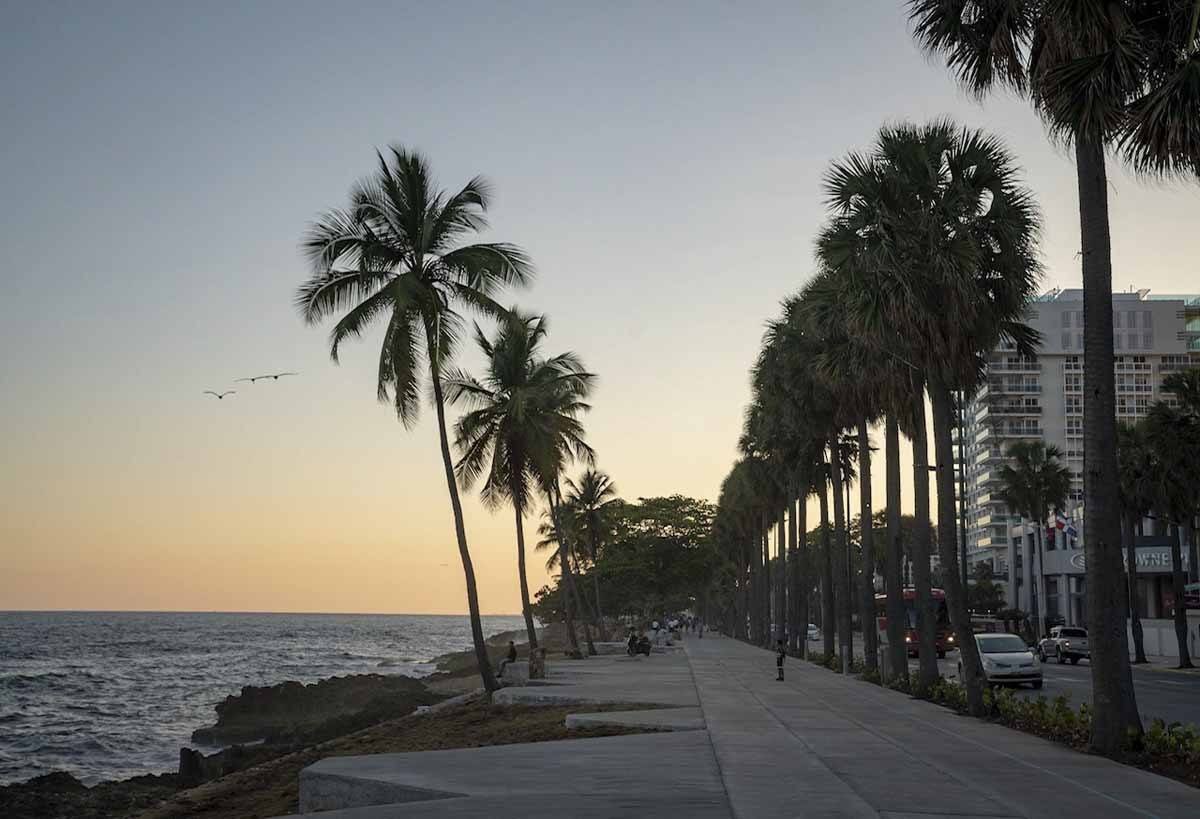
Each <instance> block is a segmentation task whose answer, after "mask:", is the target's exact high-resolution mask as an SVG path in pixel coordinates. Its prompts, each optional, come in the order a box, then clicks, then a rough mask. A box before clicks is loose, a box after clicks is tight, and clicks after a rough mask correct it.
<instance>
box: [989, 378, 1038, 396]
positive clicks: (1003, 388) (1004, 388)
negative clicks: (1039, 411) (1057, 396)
mask: <svg viewBox="0 0 1200 819" xmlns="http://www.w3.org/2000/svg"><path fill="white" fill-rule="evenodd" d="M988 390H990V391H991V392H992V393H994V394H995V395H1037V394H1039V393H1041V391H1042V385H1041V384H1036V383H1033V382H1030V381H1021V382H1011V383H1007V384H1006V383H1004V382H1002V381H991V382H988Z"/></svg>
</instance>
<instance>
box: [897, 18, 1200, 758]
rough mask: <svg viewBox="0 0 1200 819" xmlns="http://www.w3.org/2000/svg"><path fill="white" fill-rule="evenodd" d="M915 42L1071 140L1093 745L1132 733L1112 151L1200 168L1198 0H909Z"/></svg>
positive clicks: (1172, 169) (1103, 748) (1175, 171)
mask: <svg viewBox="0 0 1200 819" xmlns="http://www.w3.org/2000/svg"><path fill="white" fill-rule="evenodd" d="M907 7H908V11H909V19H910V21H911V23H912V25H913V33H914V36H915V38H916V40H917V42H918V44H919V45H920V46H921V47H922V48H923V49H924V50H925V51H926V52H927V53H929V54H931V55H935V56H937V57H941V58H943V59H944V61H945V64H946V67H947V69H948V70H949V71H950V72H951V73H952V74H953V75H954V77H955V79H956V80H957V81H958V82H959V84H960V85H961V86H962V87H963V88H964V89H966V90H967V91H969V92H970V93H971V94H972V95H974V96H976V97H979V98H982V97H984V96H985V95H987V94H989V93H991V92H992V91H993V90H996V89H997V88H999V89H1002V90H1007V91H1011V92H1015V93H1017V94H1019V95H1020V96H1022V97H1024V98H1025V99H1028V100H1029V102H1030V103H1031V105H1032V106H1033V108H1034V110H1035V111H1036V112H1037V113H1038V115H1039V116H1040V117H1041V118H1042V120H1043V121H1044V122H1045V124H1046V127H1047V130H1048V131H1049V134H1050V136H1051V138H1052V139H1053V140H1055V141H1056V142H1058V143H1060V144H1063V145H1066V146H1069V147H1071V148H1073V150H1074V156H1075V167H1076V176H1077V181H1078V188H1079V220H1080V253H1079V256H1080V259H1081V267H1082V274H1083V291H1084V355H1083V364H1084V376H1083V393H1084V414H1085V417H1086V418H1087V424H1086V425H1085V427H1084V439H1083V449H1084V463H1085V471H1084V509H1085V510H1086V513H1087V514H1086V515H1085V517H1084V522H1083V528H1084V544H1085V549H1086V557H1087V574H1088V577H1087V581H1088V582H1087V596H1088V599H1087V610H1088V627H1089V630H1090V633H1091V636H1092V640H1091V644H1092V651H1091V667H1092V691H1093V704H1094V718H1093V720H1092V735H1091V743H1090V744H1091V747H1092V748H1093V750H1096V751H1100V752H1104V753H1110V754H1111V753H1115V752H1117V751H1118V750H1119V749H1120V747H1121V746H1122V744H1123V743H1124V742H1126V741H1127V738H1128V737H1129V736H1131V735H1132V736H1140V735H1141V730H1142V727H1141V719H1140V717H1139V715H1138V709H1137V702H1136V699H1135V697H1134V690H1133V675H1132V672H1131V670H1130V667H1129V654H1128V642H1127V640H1126V636H1125V606H1124V605H1123V602H1124V599H1125V596H1126V592H1125V587H1124V578H1123V574H1124V572H1123V567H1122V564H1121V534H1122V532H1121V506H1120V497H1119V492H1118V487H1119V481H1118V478H1119V474H1118V468H1117V427H1116V387H1115V379H1114V373H1113V368H1112V361H1113V340H1112V252H1111V244H1112V243H1111V235H1110V230H1109V213H1108V179H1107V157H1108V155H1110V154H1112V155H1118V156H1120V157H1121V158H1122V159H1124V160H1125V164H1126V166H1127V167H1128V168H1130V169H1132V170H1133V171H1134V172H1136V173H1138V174H1141V175H1145V176H1150V177H1155V178H1164V177H1185V178H1191V179H1193V180H1194V179H1196V178H1197V177H1200V124H1198V123H1200V119H1198V118H1197V116H1196V112H1197V111H1198V110H1200V0H1115V1H1114V2H1082V1H1079V0H1004V2H994V1H993V0H907Z"/></svg>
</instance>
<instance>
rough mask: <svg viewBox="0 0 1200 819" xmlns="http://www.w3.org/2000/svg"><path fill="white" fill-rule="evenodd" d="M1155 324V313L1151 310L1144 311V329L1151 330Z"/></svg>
mask: <svg viewBox="0 0 1200 819" xmlns="http://www.w3.org/2000/svg"><path fill="white" fill-rule="evenodd" d="M1153 326H1154V313H1152V312H1150V311H1149V310H1143V311H1142V329H1143V330H1149V329H1150V328H1151V327H1153Z"/></svg>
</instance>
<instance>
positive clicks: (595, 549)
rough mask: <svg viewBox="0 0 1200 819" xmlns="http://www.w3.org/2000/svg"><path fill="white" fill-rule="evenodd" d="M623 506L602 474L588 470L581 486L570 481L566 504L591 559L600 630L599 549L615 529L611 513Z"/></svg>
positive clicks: (607, 477) (608, 479) (581, 479)
mask: <svg viewBox="0 0 1200 819" xmlns="http://www.w3.org/2000/svg"><path fill="white" fill-rule="evenodd" d="M620 502H621V499H620V498H619V497H617V486H616V484H614V483H613V482H612V478H610V477H609V476H608V475H606V474H605V473H603V472H598V471H596V470H595V469H589V470H587V471H586V472H584V473H583V476H582V477H581V478H580V479H579V483H575V482H574V481H572V480H571V479H570V478H568V479H567V504H568V506H569V507H570V509H571V512H572V515H573V517H574V518H575V521H576V528H577V529H578V530H579V533H580V537H581V539H582V540H583V541H584V543H585V544H586V545H587V549H588V556H589V557H590V558H591V563H592V583H593V586H594V591H595V595H596V619H597V621H598V625H599V626H600V628H603V627H604V626H603V623H604V611H603V609H602V608H601V607H600V571H599V567H600V545H601V544H602V543H603V542H604V540H605V538H607V537H608V534H609V531H610V529H611V527H612V520H611V518H612V515H611V513H612V510H613V508H614V507H615V506H616V505H617V504H619V503H620Z"/></svg>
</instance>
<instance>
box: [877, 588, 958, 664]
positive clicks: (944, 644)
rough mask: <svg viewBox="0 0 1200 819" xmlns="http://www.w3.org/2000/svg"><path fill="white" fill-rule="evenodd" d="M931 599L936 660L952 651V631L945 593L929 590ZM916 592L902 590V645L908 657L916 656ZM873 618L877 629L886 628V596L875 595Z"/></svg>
mask: <svg viewBox="0 0 1200 819" xmlns="http://www.w3.org/2000/svg"><path fill="white" fill-rule="evenodd" d="M930 597H932V598H933V613H934V623H935V625H934V640H935V642H934V644H935V645H936V646H937V656H938V659H939V660H940V659H942V658H943V657H945V656H946V652H947V651H953V650H954V630H953V629H951V628H950V611H949V609H947V608H946V592H944V591H942V590H941V589H930ZM916 600H917V590H916V589H914V588H912V587H908V588H905V589H904V620H905V622H904V644H905V646H906V647H907V649H908V656H909V657H916V656H918V651H917V649H918V647H919V646H918V638H917V609H916ZM875 616H876V618H877V620H878V625H877V628H879V629H880V630H884V629H886V628H887V595H886V594H877V595H875Z"/></svg>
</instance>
